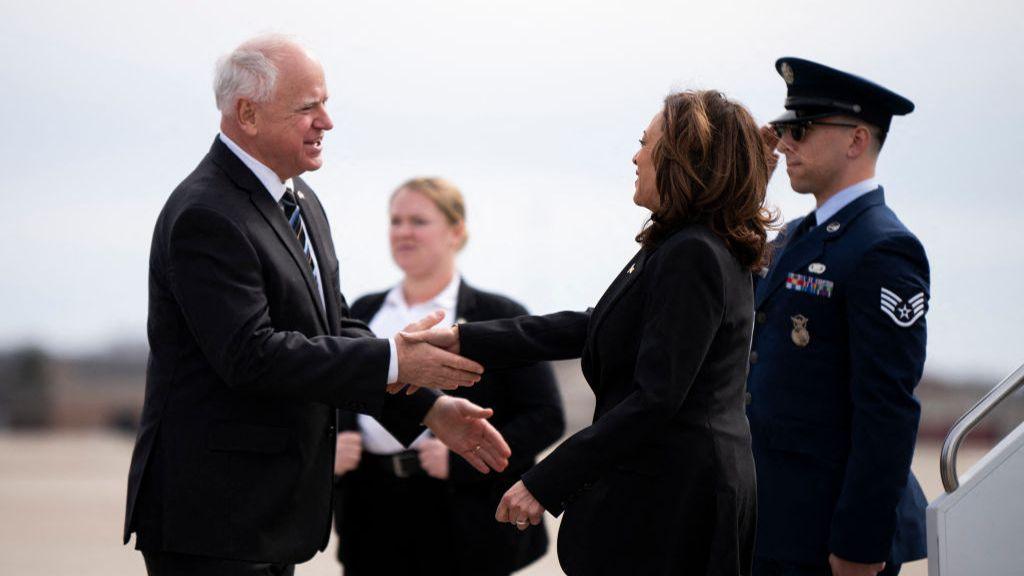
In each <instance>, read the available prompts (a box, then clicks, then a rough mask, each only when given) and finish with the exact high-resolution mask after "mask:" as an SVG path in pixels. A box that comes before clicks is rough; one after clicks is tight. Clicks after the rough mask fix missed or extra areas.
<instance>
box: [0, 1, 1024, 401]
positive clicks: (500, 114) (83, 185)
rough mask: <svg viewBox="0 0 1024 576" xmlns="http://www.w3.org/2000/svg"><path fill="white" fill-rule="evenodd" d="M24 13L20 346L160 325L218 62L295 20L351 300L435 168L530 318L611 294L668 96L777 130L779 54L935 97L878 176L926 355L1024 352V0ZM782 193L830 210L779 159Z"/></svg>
mask: <svg viewBox="0 0 1024 576" xmlns="http://www.w3.org/2000/svg"><path fill="white" fill-rule="evenodd" d="M4 4H5V6H4V10H3V13H4V16H3V18H2V19H0V55H2V62H3V67H2V69H0V75H2V76H0V78H2V84H0V86H2V90H0V120H2V122H0V125H2V127H3V128H2V132H0V163H2V167H3V174H4V176H5V180H6V182H5V184H4V186H3V187H2V190H3V191H2V192H0V193H2V194H3V198H4V202H3V206H4V209H3V210H0V230H3V242H2V243H0V258H2V262H3V280H2V283H0V302H2V304H0V306H2V308H0V347H10V346H15V345H19V344H21V343H25V342H34V343H37V344H41V345H43V346H45V347H47V348H48V349H50V350H53V351H56V352H74V353H79V352H88V351H92V350H100V349H103V348H105V347H106V346H109V345H110V344H111V343H125V342H132V341H142V340H143V339H144V338H145V323H146V273H147V258H148V252H149V242H150V234H151V232H152V226H153V223H154V221H155V219H156V216H157V213H158V212H159V210H160V208H161V206H162V205H163V202H164V200H165V199H166V197H167V195H168V194H169V193H170V191H171V190H172V189H173V188H174V186H175V185H176V184H177V183H178V182H179V181H180V180H181V179H182V178H183V177H184V176H185V175H186V174H187V173H188V172H189V171H190V170H191V169H192V168H193V167H194V166H195V165H196V163H198V161H199V160H200V159H201V158H202V156H203V155H204V154H205V152H206V150H207V149H208V148H209V145H210V143H211V142H212V140H213V137H214V135H215V133H216V130H217V123H218V113H217V111H216V109H215V106H214V102H213V96H212V90H211V87H210V85H211V78H212V70H213V64H214V61H215V60H216V58H217V57H218V56H220V55H221V54H223V53H225V52H227V51H229V50H231V49H232V48H233V47H234V46H235V45H237V44H238V43H240V42H241V41H242V40H244V39H246V38H247V37H249V36H251V35H253V34H255V33H258V32H262V31H278V32H285V33H291V34H295V35H297V36H298V37H299V38H301V39H302V40H303V41H305V42H306V43H307V44H308V45H309V46H310V47H311V48H312V49H313V50H314V51H315V52H316V53H317V55H318V56H319V57H320V59H321V60H322V62H323V65H324V68H325V70H326V74H327V83H328V88H329V90H330V92H331V100H330V102H329V111H330V112H331V114H332V115H333V118H334V121H335V129H334V130H333V131H332V132H330V133H329V134H328V135H327V138H326V140H325V158H326V162H325V166H324V168H323V169H321V170H320V171H318V172H316V173H312V174H309V175H307V176H308V177H307V180H308V181H309V182H310V183H311V184H312V186H313V187H314V188H315V189H316V190H317V191H318V193H319V195H320V198H321V200H322V201H323V203H324V205H325V208H326V209H327V212H328V215H329V217H330V220H331V225H332V227H333V230H334V240H335V244H336V246H337V249H338V252H339V254H340V256H341V259H342V263H341V267H342V289H343V291H344V292H345V293H346V295H347V296H348V297H349V299H350V300H351V299H353V298H354V297H356V296H359V295H361V294H364V293H366V292H368V291H371V290H379V289H383V288H385V287H388V286H390V285H392V284H393V283H394V282H396V281H397V280H398V278H399V271H398V270H397V268H396V267H395V266H394V264H392V262H391V260H390V257H389V255H388V254H389V253H388V249H387V238H386V224H387V222H386V212H385V210H386V199H387V196H388V194H389V193H390V192H391V190H392V189H393V188H394V187H395V186H396V185H397V184H399V183H400V182H401V181H403V180H405V179H406V178H408V177H410V176H414V175H424V174H434V175H442V176H445V177H448V178H450V179H451V180H453V181H454V182H455V183H456V184H458V185H459V186H460V187H461V188H462V190H463V192H464V193H465V196H466V198H467V203H468V210H469V227H470V234H471V239H470V243H469V245H468V247H467V248H466V250H465V252H464V253H463V255H462V256H461V259H460V268H461V269H462V271H463V273H464V275H465V277H466V278H467V279H468V281H470V282H471V283H473V284H475V285H477V286H479V287H482V288H486V289H491V290H497V291H501V292H504V293H505V294H508V295H510V296H512V297H514V298H516V299H518V300H520V301H522V302H523V303H524V304H525V305H527V307H529V308H530V309H531V310H532V311H535V312H541V313H543V312H552V311H556V310H560V309H566V308H572V309H582V308H585V307H587V306H591V305H593V304H594V303H595V302H596V300H597V299H598V298H599V297H600V295H601V293H602V292H603V291H604V289H605V287H606V286H607V285H608V283H609V282H610V281H611V279H612V278H613V277H614V275H615V274H616V273H617V271H618V270H619V269H620V268H621V266H622V265H623V264H624V263H625V261H626V260H627V259H628V258H629V257H630V256H631V255H632V253H633V252H634V251H635V250H636V245H635V243H634V242H633V240H632V239H633V236H634V235H635V233H636V232H637V231H638V229H639V228H640V226H641V224H642V223H643V220H644V217H645V213H644V211H642V210H641V209H639V208H636V207H634V206H633V205H632V202H631V197H632V193H633V178H634V175H633V170H634V168H633V166H632V164H631V163H630V159H631V157H632V155H633V153H634V152H635V150H636V147H637V138H638V137H639V135H640V132H641V130H642V129H643V128H644V127H645V126H646V125H647V122H648V120H649V119H650V117H651V116H652V115H653V113H654V112H655V111H657V110H658V108H659V106H660V102H661V99H662V98H663V97H664V96H665V95H666V94H667V93H668V92H669V91H671V90H675V89H686V88H718V89H721V90H723V91H725V92H726V93H727V94H728V95H730V96H731V97H733V98H736V99H738V100H740V101H742V102H744V103H745V104H747V105H748V106H749V107H750V109H751V110H752V112H753V113H754V115H755V117H756V118H758V120H759V121H762V122H765V121H768V120H771V119H772V118H773V117H775V116H776V115H778V114H780V113H781V110H782V101H783V98H784V97H785V85H784V83H783V81H782V80H781V79H780V78H779V77H778V75H777V74H776V73H775V70H774V67H773V64H774V61H775V59H776V58H778V57H779V56H783V55H794V56H801V57H804V58H809V59H812V60H817V61H821V62H824V63H827V64H829V65H832V66H835V67H838V68H842V69H845V70H849V71H852V72H855V73H858V74H860V75H863V76H866V77H868V78H870V79H872V80H875V81H877V82H878V83H880V84H883V85H885V86H887V87H889V88H891V89H893V90H895V91H897V92H899V93H901V94H903V95H905V96H907V97H909V98H910V99H911V100H913V101H914V102H915V103H916V104H917V110H916V111H915V112H914V113H913V114H911V115H909V116H906V117H903V118H897V119H895V120H894V122H893V127H892V131H891V133H890V137H889V140H888V141H887V143H886V146H885V150H884V151H883V154H882V157H881V160H880V164H879V173H878V176H879V179H880V181H881V182H882V184H883V185H884V186H885V187H886V196H887V201H888V203H889V204H890V206H892V207H893V209H894V210H895V211H896V212H897V214H899V216H900V217H901V218H902V220H903V221H904V223H906V224H907V226H908V227H909V228H910V229H911V230H913V231H914V232H915V233H916V234H917V235H918V236H919V237H920V238H921V240H922V241H923V242H924V245H925V247H926V248H927V250H928V254H929V257H930V259H931V266H932V293H931V295H932V299H931V312H930V313H929V316H928V327H929V359H928V369H929V370H930V371H933V372H936V373H943V374H953V375H971V374H980V375H983V376H985V377H990V378H993V379H997V378H999V377H1001V376H1003V375H1005V374H1006V373H1008V372H1010V371H1011V370H1013V369H1014V368H1015V367H1016V366H1017V365H1019V364H1020V363H1021V362H1024V346H1022V345H1021V343H1022V342H1024V338H1022V335H1021V330H1022V327H1024V305H1022V303H1021V300H1020V291H1021V287H1022V286H1024V241H1022V240H1021V233H1022V232H1021V229H1022V227H1021V221H1022V216H1024V190H1022V188H1024V184H1022V181H1024V160H1022V158H1021V153H1022V151H1024V136H1022V134H1024V107H1022V106H1021V104H1020V102H1021V95H1022V93H1024V90H1022V89H1024V81H1022V73H1024V40H1022V34H1021V33H1020V23H1021V22H1022V21H1024V18H1022V17H1024V8H1022V7H1021V6H1022V5H1021V4H1020V3H1019V2H1012V1H1006V2H988V1H983V2H972V3H961V2H957V3H952V2H941V1H940V2H892V1H884V2H880V1H867V2H865V1H861V2H855V3H847V2H842V3H840V2H809V1H791V2H763V1H759V2H719V3H709V2H700V3H697V2H682V1H679V0H676V1H673V2H645V1H638V0H633V1H630V2H601V1H595V0H587V1H577V0H568V1H567V0H543V1H536V0H518V1H515V2H506V1H493V0H492V1H488V2H474V1H465V2H456V1H447V0H432V1H430V2H380V1H378V2H302V3H294V4H293V3H286V2H262V1H258V2H257V1H246V2H215V3H214V2H186V1H181V0H175V1H168V2H148V1H144V2H138V1H131V2H129V1H107V2H102V3H97V2H84V1H83V2H44V3H34V2H32V3H30V2H17V3H16V2H10V1H7V2H4ZM769 200H770V202H771V203H772V204H773V205H775V206H777V207H778V208H779V209H780V210H781V211H782V212H783V214H784V215H785V217H786V218H787V219H789V218H793V217H796V216H798V215H801V214H804V213H806V212H808V211H809V210H811V209H812V208H813V200H812V199H811V198H809V197H801V196H798V195H796V194H795V193H793V192H792V191H791V190H790V188H789V182H788V179H787V178H786V174H785V171H784V170H781V169H780V170H779V171H778V172H777V173H776V177H775V179H774V180H773V181H772V183H771V186H770V189H769ZM992 383H993V384H994V381H993V382H992Z"/></svg>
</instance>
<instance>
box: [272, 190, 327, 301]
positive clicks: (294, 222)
mask: <svg viewBox="0 0 1024 576" xmlns="http://www.w3.org/2000/svg"><path fill="white" fill-rule="evenodd" d="M281 209H282V210H284V215H285V217H286V218H288V223H289V224H291V227H292V232H294V233H295V237H296V238H297V239H298V240H299V246H302V253H303V254H304V255H305V256H306V263H307V264H308V265H309V271H310V272H311V273H312V274H313V280H314V281H316V284H317V291H320V290H321V288H320V272H319V271H318V270H317V269H316V262H315V261H314V260H313V246H312V245H311V244H310V243H309V241H308V240H307V239H306V226H305V224H303V222H302V211H301V210H299V204H298V203H297V202H296V201H295V195H294V194H293V193H292V189H291V188H285V189H284V196H281ZM322 297H323V296H321V298H322Z"/></svg>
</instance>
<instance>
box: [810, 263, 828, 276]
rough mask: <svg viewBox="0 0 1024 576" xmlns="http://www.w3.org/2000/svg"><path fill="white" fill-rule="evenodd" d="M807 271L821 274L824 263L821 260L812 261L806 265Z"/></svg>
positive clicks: (823, 269)
mask: <svg viewBox="0 0 1024 576" xmlns="http://www.w3.org/2000/svg"><path fill="white" fill-rule="evenodd" d="M807 271H808V272H810V273H811V274H821V273H822V272H824V271H825V265H824V264H822V263H821V262H814V263H812V264H811V265H810V266H808V267H807Z"/></svg>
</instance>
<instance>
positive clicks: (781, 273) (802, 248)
mask: <svg viewBox="0 0 1024 576" xmlns="http://www.w3.org/2000/svg"><path fill="white" fill-rule="evenodd" d="M884 203H885V196H884V193H883V191H882V188H881V187H879V188H878V189H876V190H874V191H872V192H868V193H867V194H865V195H863V196H861V197H860V198H857V199H856V200H854V201H853V202H850V203H849V204H848V205H846V206H845V207H843V209H842V210H840V211H839V212H837V213H836V214H835V215H834V216H832V217H831V218H829V219H828V221H826V222H822V223H820V224H818V225H817V226H815V227H814V229H813V230H811V231H810V232H807V233H806V234H804V235H803V236H801V237H799V238H797V239H796V240H795V241H793V242H790V241H788V240H787V241H786V245H785V247H784V248H783V249H782V251H781V252H780V253H779V255H778V258H776V259H775V261H774V262H772V265H771V269H770V270H769V272H768V276H767V277H766V278H765V279H764V280H762V281H761V282H758V285H757V293H756V294H755V306H756V307H758V308H760V307H761V304H763V303H764V301H765V300H767V299H768V298H769V297H770V296H771V295H772V294H773V293H775V291H776V290H778V289H779V287H780V286H781V285H782V284H783V283H784V282H785V281H786V278H787V277H788V276H789V273H790V272H793V271H796V270H799V269H800V268H802V267H803V266H804V265H806V264H808V263H809V262H811V261H812V260H813V259H814V258H815V257H817V256H819V255H820V254H821V253H822V252H823V251H824V250H825V246H826V244H827V243H829V242H833V241H835V240H836V239H838V238H839V237H840V236H842V235H843V233H845V232H846V230H847V228H848V226H849V224H850V223H851V222H853V221H854V220H855V219H856V218H857V216H860V214H861V213H862V212H864V211H865V210H867V209H868V208H870V207H872V206H876V205H879V204H884ZM802 221H803V219H802V218H801V219H799V220H794V221H793V222H792V223H791V224H790V225H789V226H787V227H786V232H787V233H788V232H789V230H795V229H796V227H797V226H799V225H800V222H802Z"/></svg>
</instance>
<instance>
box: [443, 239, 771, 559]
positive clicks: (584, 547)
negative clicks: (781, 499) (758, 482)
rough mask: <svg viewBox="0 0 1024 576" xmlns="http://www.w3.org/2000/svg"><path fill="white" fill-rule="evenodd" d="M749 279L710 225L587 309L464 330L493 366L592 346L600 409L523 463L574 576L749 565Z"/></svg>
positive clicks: (473, 349) (647, 258)
mask: <svg viewBox="0 0 1024 576" xmlns="http://www.w3.org/2000/svg"><path fill="white" fill-rule="evenodd" d="M753 302H754V294H753V286H752V280H751V275H750V273H749V271H747V270H745V269H743V267H741V266H740V264H739V263H738V262H737V261H736V259H735V258H734V257H733V256H732V255H731V254H730V253H729V251H728V250H727V249H726V247H725V245H724V244H723V243H722V241H721V240H719V239H718V238H717V237H716V236H715V235H714V234H713V233H712V232H711V231H710V230H709V229H708V228H706V227H704V226H698V225H691V226H687V227H684V228H682V229H681V230H679V231H677V232H675V233H674V234H673V235H672V236H670V237H669V238H668V239H666V240H665V241H664V242H663V243H662V244H661V245H660V246H658V247H657V248H656V249H654V250H653V251H648V250H641V251H640V252H639V253H638V254H637V255H636V256H635V257H634V258H633V259H632V260H631V261H630V262H629V263H628V264H627V265H626V267H625V268H624V269H623V270H622V272H621V273H620V274H619V276H618V277H617V278H616V279H615V281H614V282H612V285H611V286H610V287H609V288H608V290H607V292H605V294H604V296H602V297H601V300H600V301H599V302H598V304H597V306H596V307H595V308H594V309H593V311H592V312H586V313H579V312H562V313H558V314H552V315H548V316H529V317H522V318H517V319H513V320H495V321H491V322H482V323H469V324H464V325H463V326H462V327H461V328H460V334H461V351H462V354H463V355H464V356H466V357H469V358H473V359H475V360H478V361H479V362H481V363H482V364H483V365H484V367H485V368H486V369H492V368H497V367H501V366H508V365H515V364H517V363H520V362H526V361H536V360H541V359H544V360H554V359H563V358H573V357H579V356H582V367H583V374H584V376H585V377H586V379H587V382H588V383H589V384H590V387H591V388H592V389H593V390H594V394H595V396H596V398H597V406H596V409H595V413H594V423H593V424H592V425H591V426H590V427H588V428H585V429H584V430H582V431H580V432H578V433H576V434H574V435H573V436H571V437H570V438H569V439H568V440H566V441H565V442H563V443H562V444H561V445H560V446H559V447H558V448H556V449H555V451H554V452H552V453H551V454H550V455H549V456H548V457H547V458H545V459H544V460H541V461H540V462H539V463H538V464H537V466H535V467H534V468H533V469H531V470H530V471H528V472H526V473H525V474H523V482H524V483H525V484H526V487H527V488H528V489H529V490H530V492H531V493H532V494H533V496H534V497H536V498H537V500H538V501H540V503H541V504H542V505H543V506H544V508H545V509H546V510H548V511H549V512H551V513H553V514H556V515H557V514H559V513H561V512H562V511H563V510H564V511H565V518H564V519H563V520H562V525H561V529H560V532H559V536H558V557H559V561H560V562H561V565H562V568H563V569H564V570H565V572H566V573H567V574H570V575H571V576H577V575H594V574H644V575H669V574H722V575H725V574H729V575H737V576H738V575H740V574H749V573H750V567H751V561H752V555H753V546H754V526H755V521H754V519H755V514H756V511H755V508H756V502H755V485H754V462H753V458H752V455H751V448H750V431H749V428H748V426H747V419H746V417H745V415H744V412H743V407H744V406H743V401H744V384H745V380H746V372H747V352H748V350H749V345H750V336H751V331H752V327H753Z"/></svg>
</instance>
